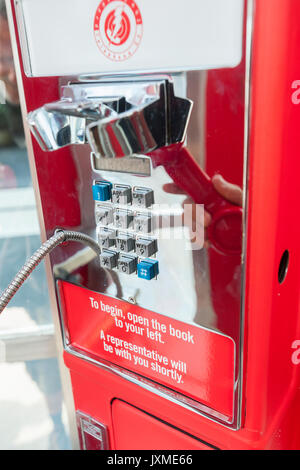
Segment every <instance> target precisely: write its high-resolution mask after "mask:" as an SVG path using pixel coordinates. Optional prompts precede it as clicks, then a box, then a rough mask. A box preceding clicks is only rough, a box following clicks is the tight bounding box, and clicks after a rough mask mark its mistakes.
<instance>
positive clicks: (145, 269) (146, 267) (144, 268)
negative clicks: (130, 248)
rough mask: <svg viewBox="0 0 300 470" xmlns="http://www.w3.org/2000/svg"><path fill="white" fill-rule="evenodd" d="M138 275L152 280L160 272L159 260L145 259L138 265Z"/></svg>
mask: <svg viewBox="0 0 300 470" xmlns="http://www.w3.org/2000/svg"><path fill="white" fill-rule="evenodd" d="M137 270H138V277H139V278H141V279H146V280H147V281H151V279H153V278H154V277H156V276H157V275H158V273H159V270H158V261H156V260H153V259H144V260H143V261H141V262H140V263H138V265H137Z"/></svg>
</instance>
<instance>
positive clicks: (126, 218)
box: [114, 209, 133, 228]
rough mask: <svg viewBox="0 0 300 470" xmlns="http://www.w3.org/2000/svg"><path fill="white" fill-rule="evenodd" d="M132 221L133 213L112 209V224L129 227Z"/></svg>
mask: <svg viewBox="0 0 300 470" xmlns="http://www.w3.org/2000/svg"><path fill="white" fill-rule="evenodd" d="M132 221H133V214H132V213H131V212H128V211H125V210H119V209H117V210H115V211H114V225H115V226H116V227H118V228H130V226H131V224H132Z"/></svg>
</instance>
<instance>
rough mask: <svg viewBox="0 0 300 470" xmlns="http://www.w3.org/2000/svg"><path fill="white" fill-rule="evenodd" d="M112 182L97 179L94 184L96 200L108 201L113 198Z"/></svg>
mask: <svg viewBox="0 0 300 470" xmlns="http://www.w3.org/2000/svg"><path fill="white" fill-rule="evenodd" d="M111 188H112V184H111V183H109V182H107V181H96V182H95V183H94V184H93V199H94V201H108V200H109V199H111Z"/></svg>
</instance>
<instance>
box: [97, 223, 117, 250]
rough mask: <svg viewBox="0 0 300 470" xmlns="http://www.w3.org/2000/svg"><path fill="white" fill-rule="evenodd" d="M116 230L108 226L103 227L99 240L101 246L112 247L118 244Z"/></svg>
mask: <svg viewBox="0 0 300 470" xmlns="http://www.w3.org/2000/svg"><path fill="white" fill-rule="evenodd" d="M116 236H117V232H116V230H111V229H108V228H106V227H104V228H102V229H101V230H100V232H99V234H98V242H99V245H100V247H101V248H111V247H112V246H115V244H116Z"/></svg>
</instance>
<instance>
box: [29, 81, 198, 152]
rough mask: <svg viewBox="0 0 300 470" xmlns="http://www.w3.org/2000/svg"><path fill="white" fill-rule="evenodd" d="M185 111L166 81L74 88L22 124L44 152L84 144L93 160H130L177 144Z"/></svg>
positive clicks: (187, 103)
mask: <svg viewBox="0 0 300 470" xmlns="http://www.w3.org/2000/svg"><path fill="white" fill-rule="evenodd" d="M191 107H192V102H191V101H190V100H188V99H184V98H179V97H176V96H175V94H174V89H173V83H172V82H171V81H170V80H169V79H167V78H160V79H151V80H150V79H137V80H133V79H130V81H129V79H123V80H122V79H120V80H118V81H116V79H114V80H112V81H97V82H90V83H81V82H79V83H70V84H68V85H67V86H64V87H62V98H61V100H60V101H57V102H54V103H49V104H46V105H44V106H43V107H42V108H39V109H37V110H35V111H33V112H32V113H30V114H29V115H28V122H29V125H30V127H31V130H32V132H33V134H34V136H35V137H36V139H37V140H38V142H39V144H40V146H41V147H42V149H43V150H45V151H53V150H57V149H59V148H61V147H64V146H66V145H70V144H85V143H90V145H91V147H92V150H93V152H94V153H95V155H96V156H97V157H103V158H114V157H130V156H132V155H139V154H141V155H143V154H147V153H148V152H151V151H153V150H155V149H158V148H161V147H164V146H167V145H171V144H175V143H178V142H182V141H183V140H184V137H185V132H186V127H187V124H188V120H189V115H190V111H191Z"/></svg>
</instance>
